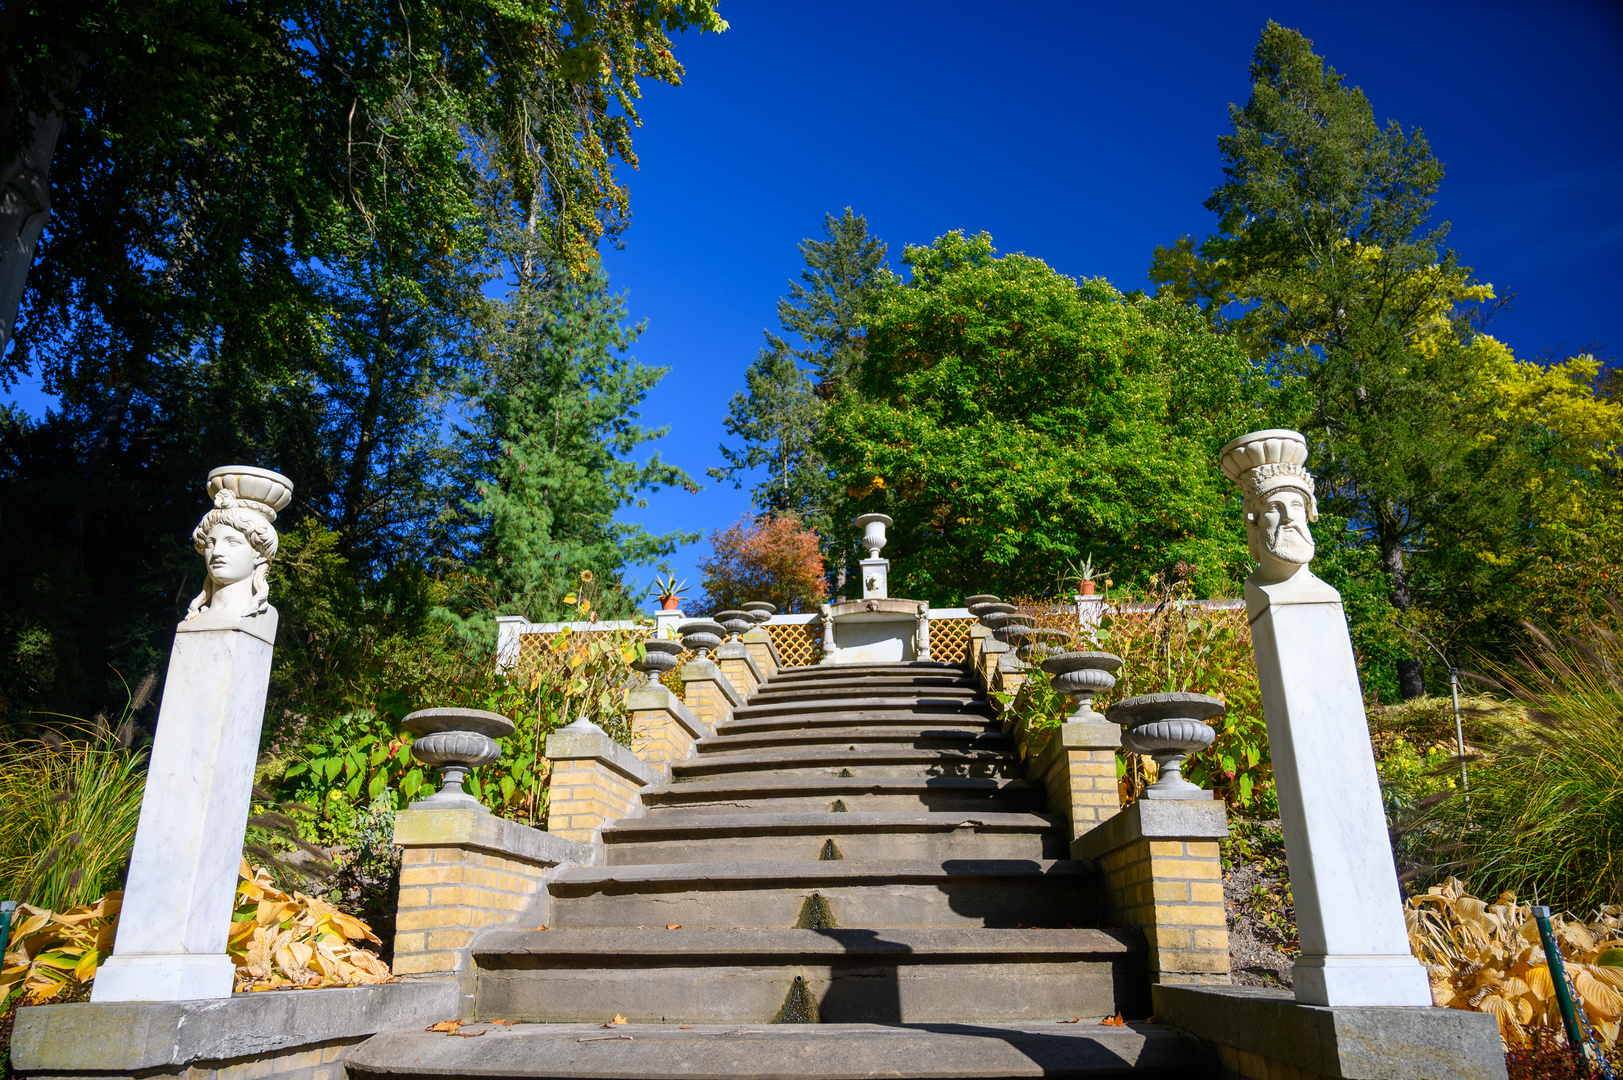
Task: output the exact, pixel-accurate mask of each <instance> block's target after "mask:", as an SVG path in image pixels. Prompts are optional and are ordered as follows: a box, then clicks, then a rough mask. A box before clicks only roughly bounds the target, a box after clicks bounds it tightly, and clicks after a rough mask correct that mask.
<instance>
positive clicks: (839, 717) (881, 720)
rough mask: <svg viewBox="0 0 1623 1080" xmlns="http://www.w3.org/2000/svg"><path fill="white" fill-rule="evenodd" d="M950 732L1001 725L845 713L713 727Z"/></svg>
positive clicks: (954, 715) (948, 717)
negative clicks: (936, 729)
mask: <svg viewBox="0 0 1623 1080" xmlns="http://www.w3.org/2000/svg"><path fill="white" fill-rule="evenodd" d="M923 725H929V726H931V727H942V728H951V729H953V730H956V731H1002V730H1003V721H1002V720H1001V719H999V718H997V717H992V716H981V715H979V714H977V713H962V712H951V713H916V712H849V713H823V714H818V715H813V716H766V717H761V718H759V719H754V720H728V721H726V722H724V723H721V724H717V725H716V734H717V735H747V734H751V733H754V732H758V731H806V732H812V731H822V730H823V729H824V728H840V727H849V728H866V729H868V730H870V731H872V730H877V729H879V728H885V727H893V726H901V727H920V726H923Z"/></svg>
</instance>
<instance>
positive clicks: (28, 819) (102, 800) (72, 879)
mask: <svg viewBox="0 0 1623 1080" xmlns="http://www.w3.org/2000/svg"><path fill="white" fill-rule="evenodd" d="M82 734H83V735H84V736H85V737H84V738H83V739H63V738H61V737H60V736H57V735H55V734H54V733H52V734H50V735H48V736H47V737H45V738H41V739H29V740H20V741H17V742H11V743H0V898H4V899H7V900H18V901H21V902H23V903H26V904H29V905H32V907H34V908H36V909H42V910H43V909H50V910H54V911H62V910H65V909H67V908H73V907H78V906H81V905H84V904H89V903H91V902H93V901H95V900H96V899H97V898H98V897H101V896H104V895H106V894H107V893H109V892H111V891H113V890H114V889H115V888H117V887H118V886H119V884H120V883H121V881H122V878H123V875H124V869H125V866H126V864H127V862H128V860H129V854H130V845H131V844H133V843H134V841H135V823H136V820H137V819H138V818H139V817H140V816H141V790H142V788H143V786H144V785H145V782H146V772H145V768H144V766H145V761H146V753H145V751H143V750H129V749H125V748H123V747H121V746H119V745H118V744H117V742H116V740H114V739H113V738H111V737H109V736H107V735H105V734H98V733H96V732H93V731H87V732H83V733H82Z"/></svg>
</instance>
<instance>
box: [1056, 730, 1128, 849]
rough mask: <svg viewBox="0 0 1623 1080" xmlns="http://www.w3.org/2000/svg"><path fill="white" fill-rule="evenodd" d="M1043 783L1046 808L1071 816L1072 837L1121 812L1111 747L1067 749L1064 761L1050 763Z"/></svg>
mask: <svg viewBox="0 0 1623 1080" xmlns="http://www.w3.org/2000/svg"><path fill="white" fill-rule="evenodd" d="M1056 737H1057V736H1056ZM1043 784H1044V786H1045V787H1046V788H1047V790H1048V812H1049V813H1050V814H1066V815H1068V816H1069V817H1070V820H1071V837H1070V838H1071V839H1072V840H1075V839H1076V838H1077V837H1079V836H1081V835H1082V834H1083V833H1085V832H1087V831H1089V830H1090V829H1092V828H1093V827H1094V826H1095V825H1097V824H1099V822H1101V821H1104V820H1105V819H1106V818H1109V817H1112V816H1113V815H1115V814H1117V813H1120V812H1121V791H1120V788H1118V787H1117V784H1116V751H1115V750H1114V749H1100V750H1066V751H1065V758H1064V759H1063V764H1062V765H1061V764H1056V765H1055V766H1054V767H1051V768H1050V769H1049V770H1048V773H1047V775H1045V776H1044V777H1043Z"/></svg>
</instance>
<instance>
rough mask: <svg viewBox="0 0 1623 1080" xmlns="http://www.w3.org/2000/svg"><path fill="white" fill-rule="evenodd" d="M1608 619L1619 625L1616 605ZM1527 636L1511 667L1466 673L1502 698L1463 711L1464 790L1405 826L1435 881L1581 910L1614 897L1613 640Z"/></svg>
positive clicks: (1621, 821) (1598, 631)
mask: <svg viewBox="0 0 1623 1080" xmlns="http://www.w3.org/2000/svg"><path fill="white" fill-rule="evenodd" d="M1611 615H1612V621H1613V625H1614V626H1623V606H1620V605H1619V604H1617V603H1616V602H1615V601H1614V602H1613V603H1612V605H1611ZM1528 629H1529V631H1530V633H1531V636H1532V640H1533V642H1534V645H1533V647H1532V648H1531V649H1529V651H1528V652H1526V653H1524V654H1523V655H1522V656H1521V657H1520V658H1519V659H1518V661H1517V662H1515V663H1511V664H1493V665H1488V667H1487V670H1486V672H1485V673H1484V674H1481V675H1478V676H1476V678H1478V679H1479V680H1480V681H1481V682H1483V683H1484V684H1486V685H1487V686H1488V687H1489V688H1491V689H1492V690H1494V691H1497V692H1498V694H1499V695H1501V696H1502V699H1503V700H1502V703H1501V704H1500V705H1498V706H1497V707H1494V708H1491V709H1485V710H1473V711H1474V712H1477V713H1478V714H1479V715H1478V716H1476V717H1475V718H1474V723H1473V727H1474V729H1475V731H1474V738H1473V741H1474V742H1475V743H1477V745H1478V746H1479V747H1480V750H1479V752H1478V753H1474V754H1470V755H1468V756H1467V759H1466V763H1467V765H1468V766H1469V790H1465V789H1463V788H1459V789H1456V790H1454V791H1452V792H1449V793H1447V794H1446V795H1442V796H1438V797H1437V798H1436V799H1435V800H1434V801H1430V803H1431V804H1430V805H1422V806H1420V807H1419V808H1418V813H1417V814H1416V816H1415V818H1414V819H1413V820H1412V821H1411V822H1410V823H1409V825H1408V828H1410V829H1415V830H1420V831H1422V832H1424V833H1427V834H1429V836H1428V840H1429V846H1430V848H1431V850H1432V851H1434V852H1436V853H1437V855H1438V858H1437V861H1436V862H1435V863H1434V865H1432V866H1431V867H1428V868H1426V872H1427V873H1428V874H1429V875H1430V876H1433V877H1434V879H1435V878H1438V877H1441V876H1446V874H1448V873H1455V874H1459V875H1460V876H1462V877H1468V879H1469V880H1470V881H1471V883H1472V885H1473V886H1474V887H1475V888H1476V889H1477V890H1478V891H1479V892H1480V893H1482V894H1485V895H1489V896H1492V895H1495V894H1497V893H1500V892H1505V891H1509V892H1514V893H1517V894H1518V895H1521V896H1530V895H1532V894H1533V892H1534V890H1535V889H1536V890H1537V891H1538V893H1539V895H1540V897H1541V898H1542V899H1543V900H1545V901H1546V902H1548V903H1551V904H1554V905H1556V906H1558V907H1564V908H1566V909H1567V910H1570V911H1588V910H1591V909H1594V908H1597V907H1599V906H1601V905H1603V904H1607V903H1611V902H1615V901H1617V900H1619V899H1623V880H1620V878H1623V641H1620V640H1619V637H1618V635H1617V634H1616V633H1615V632H1614V631H1613V630H1612V629H1610V628H1608V627H1606V626H1602V625H1599V624H1596V625H1594V626H1593V627H1592V629H1591V632H1590V633H1589V634H1587V635H1583V636H1577V635H1574V636H1571V637H1568V638H1566V639H1565V640H1563V641H1559V642H1558V641H1555V640H1552V639H1551V638H1549V637H1548V636H1546V635H1545V634H1543V633H1542V632H1540V631H1539V630H1537V629H1536V628H1533V627H1531V626H1530V627H1528ZM1443 768H1444V769H1445V770H1453V769H1457V768H1458V763H1457V761H1451V762H1450V763H1449V764H1448V765H1445V766H1444V767H1443Z"/></svg>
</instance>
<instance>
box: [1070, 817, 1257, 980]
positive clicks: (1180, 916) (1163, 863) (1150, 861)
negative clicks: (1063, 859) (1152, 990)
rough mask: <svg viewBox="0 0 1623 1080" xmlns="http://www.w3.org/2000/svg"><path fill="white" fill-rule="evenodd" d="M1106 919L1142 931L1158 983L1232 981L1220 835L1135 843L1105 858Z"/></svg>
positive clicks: (1151, 970)
mask: <svg viewBox="0 0 1623 1080" xmlns="http://www.w3.org/2000/svg"><path fill="white" fill-rule="evenodd" d="M1098 862H1099V868H1100V869H1101V870H1102V871H1104V875H1105V883H1106V892H1107V895H1108V908H1109V911H1108V914H1107V916H1106V921H1107V922H1113V923H1117V924H1127V925H1130V926H1137V927H1140V928H1142V929H1143V931H1144V937H1145V939H1146V940H1147V941H1148V943H1149V947H1150V977H1151V979H1153V980H1155V981H1157V982H1184V983H1209V982H1224V983H1226V982H1228V981H1229V975H1228V973H1229V931H1228V919H1227V917H1226V915H1225V910H1224V906H1223V866H1222V863H1221V861H1220V860H1219V858H1218V854H1217V841H1216V840H1142V839H1141V840H1136V841H1134V842H1133V843H1131V844H1128V845H1127V846H1126V847H1122V848H1118V849H1116V850H1115V851H1112V852H1109V853H1107V854H1105V855H1104V856H1102V857H1101V858H1100V859H1099V860H1098Z"/></svg>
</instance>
